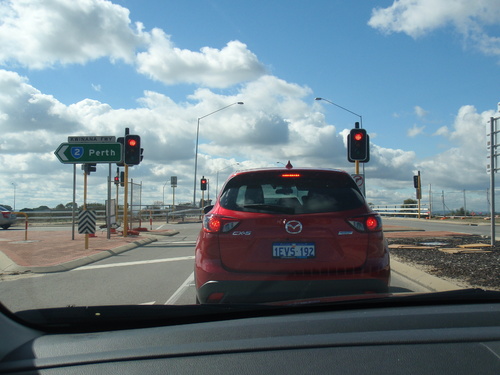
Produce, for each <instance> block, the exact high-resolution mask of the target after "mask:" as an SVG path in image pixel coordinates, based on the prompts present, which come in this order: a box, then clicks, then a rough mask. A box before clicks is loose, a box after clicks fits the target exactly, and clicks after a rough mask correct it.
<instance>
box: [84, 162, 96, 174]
mask: <svg viewBox="0 0 500 375" xmlns="http://www.w3.org/2000/svg"><path fill="white" fill-rule="evenodd" d="M96 165H97V164H95V163H85V164H82V170H83V172H85V174H86V175H89V174H90V173H91V172H95V171H96V170H97V168H96Z"/></svg>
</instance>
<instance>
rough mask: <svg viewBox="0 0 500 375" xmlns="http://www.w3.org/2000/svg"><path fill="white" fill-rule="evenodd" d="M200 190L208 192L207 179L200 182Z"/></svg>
mask: <svg viewBox="0 0 500 375" xmlns="http://www.w3.org/2000/svg"><path fill="white" fill-rule="evenodd" d="M200 190H207V179H206V178H205V177H203V178H202V179H201V180H200Z"/></svg>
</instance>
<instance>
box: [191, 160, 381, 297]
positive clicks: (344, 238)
mask: <svg viewBox="0 0 500 375" xmlns="http://www.w3.org/2000/svg"><path fill="white" fill-rule="evenodd" d="M205 212H206V214H205V216H204V218H203V227H202V229H201V231H200V234H199V236H198V240H197V243H196V257H195V281H196V292H197V302H198V303H228V302H230V303H248V302H251V303H253V302H257V303H259V302H261V303H265V302H276V301H283V300H291V299H304V298H318V297H329V296H336V295H341V294H343V295H346V294H359V293H385V292H387V290H388V285H389V279H390V265H389V251H388V245H387V241H386V240H385V239H384V235H383V232H382V221H381V218H380V216H379V215H378V214H377V213H375V212H373V211H371V210H370V208H369V207H368V205H367V203H366V201H365V199H364V197H363V195H362V193H361V192H360V190H359V188H358V187H357V185H356V183H355V182H354V180H353V179H352V178H351V176H350V175H349V174H348V173H346V172H344V171H341V170H334V169H309V168H304V169H293V168H282V169H281V168H272V169H254V170H247V171H240V172H236V173H234V174H233V175H231V176H230V177H229V179H228V180H227V181H226V183H225V184H224V187H223V188H222V190H221V193H220V195H219V197H218V199H217V202H216V204H215V205H214V206H209V207H207V208H206V210H205Z"/></svg>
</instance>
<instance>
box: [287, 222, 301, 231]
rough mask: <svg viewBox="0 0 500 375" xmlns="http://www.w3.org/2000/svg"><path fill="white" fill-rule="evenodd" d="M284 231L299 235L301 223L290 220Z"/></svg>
mask: <svg viewBox="0 0 500 375" xmlns="http://www.w3.org/2000/svg"><path fill="white" fill-rule="evenodd" d="M285 230H286V231H287V232H288V233H290V234H299V233H300V232H302V223H301V222H300V221H297V220H290V221H288V222H287V223H286V224H285Z"/></svg>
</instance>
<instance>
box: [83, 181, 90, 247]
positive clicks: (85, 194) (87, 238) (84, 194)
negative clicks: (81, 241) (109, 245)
mask: <svg viewBox="0 0 500 375" xmlns="http://www.w3.org/2000/svg"><path fill="white" fill-rule="evenodd" d="M83 210H84V211H87V172H86V171H83ZM88 248H89V235H88V233H85V250H87V249H88Z"/></svg>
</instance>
